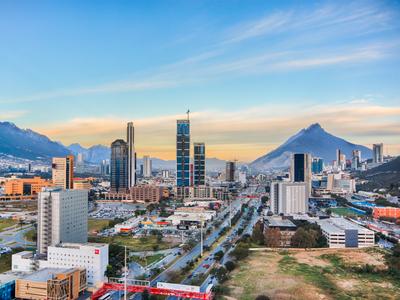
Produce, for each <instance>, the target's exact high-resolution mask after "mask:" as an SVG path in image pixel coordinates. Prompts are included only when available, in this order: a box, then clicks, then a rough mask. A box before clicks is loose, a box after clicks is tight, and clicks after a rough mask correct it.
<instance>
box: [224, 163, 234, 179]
mask: <svg viewBox="0 0 400 300" xmlns="http://www.w3.org/2000/svg"><path fill="white" fill-rule="evenodd" d="M235 169H236V166H235V162H234V161H228V162H226V169H225V175H226V181H228V182H234V181H235V171H236V170H235Z"/></svg>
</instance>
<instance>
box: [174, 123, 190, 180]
mask: <svg viewBox="0 0 400 300" xmlns="http://www.w3.org/2000/svg"><path fill="white" fill-rule="evenodd" d="M176 125H177V126H176V186H178V187H186V186H190V121H189V120H177V123H176Z"/></svg>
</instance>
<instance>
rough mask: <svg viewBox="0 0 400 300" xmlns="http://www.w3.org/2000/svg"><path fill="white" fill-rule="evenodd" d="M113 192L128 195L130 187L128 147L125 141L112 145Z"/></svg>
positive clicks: (116, 141) (111, 175) (115, 142)
mask: <svg viewBox="0 0 400 300" xmlns="http://www.w3.org/2000/svg"><path fill="white" fill-rule="evenodd" d="M110 177H111V191H112V192H114V193H126V192H127V190H128V188H129V185H128V146H127V145H126V143H125V141H124V140H121V139H119V140H115V141H114V142H113V143H112V144H111V174H110Z"/></svg>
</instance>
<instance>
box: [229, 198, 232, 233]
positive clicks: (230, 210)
mask: <svg viewBox="0 0 400 300" xmlns="http://www.w3.org/2000/svg"><path fill="white" fill-rule="evenodd" d="M229 227H232V198H231V196H229Z"/></svg>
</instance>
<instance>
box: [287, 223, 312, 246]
mask: <svg viewBox="0 0 400 300" xmlns="http://www.w3.org/2000/svg"><path fill="white" fill-rule="evenodd" d="M316 238H317V234H316V232H315V231H313V230H309V231H307V230H305V229H304V228H303V227H300V228H299V229H297V230H296V233H295V234H294V235H293V236H292V239H291V245H292V246H293V247H295V248H305V249H307V248H313V247H315V245H316Z"/></svg>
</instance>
